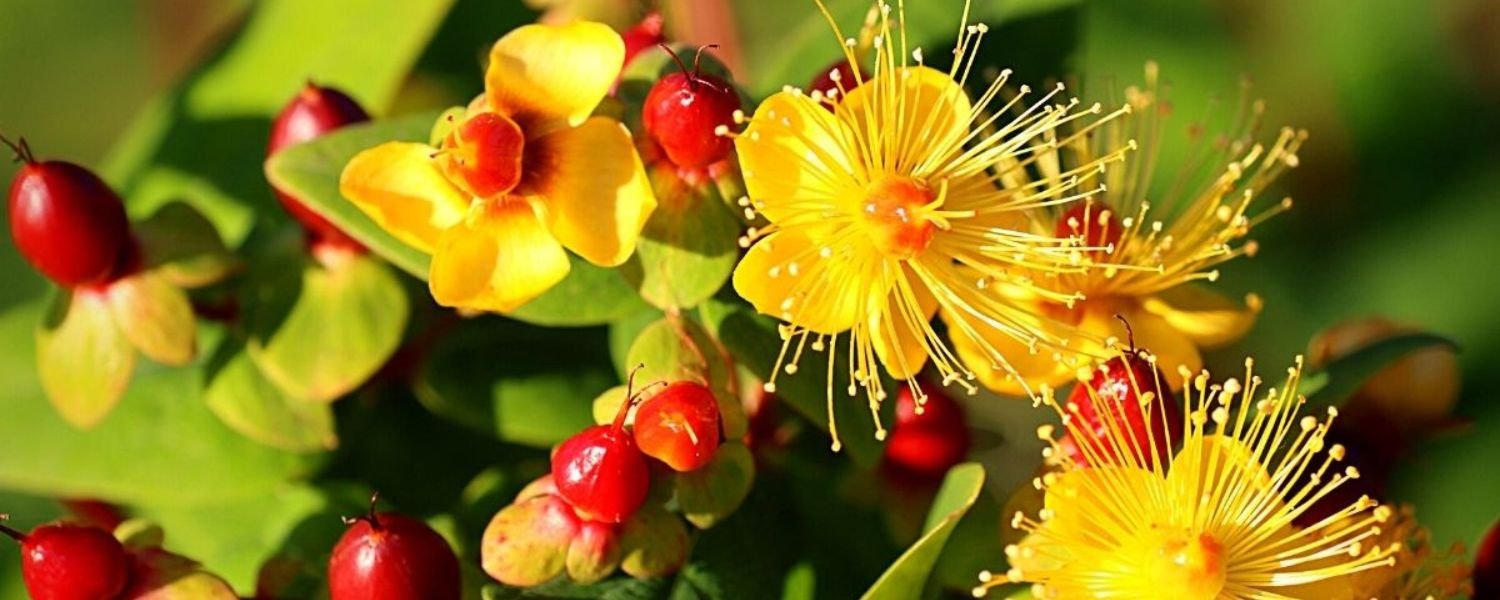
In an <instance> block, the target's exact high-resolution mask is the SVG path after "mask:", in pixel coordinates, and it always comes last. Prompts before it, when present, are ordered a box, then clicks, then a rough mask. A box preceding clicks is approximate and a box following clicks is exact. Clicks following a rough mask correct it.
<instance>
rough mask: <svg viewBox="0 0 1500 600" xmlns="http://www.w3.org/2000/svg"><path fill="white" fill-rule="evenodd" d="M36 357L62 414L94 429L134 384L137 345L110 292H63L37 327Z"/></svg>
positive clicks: (43, 380)
mask: <svg viewBox="0 0 1500 600" xmlns="http://www.w3.org/2000/svg"><path fill="white" fill-rule="evenodd" d="M16 314H18V313H17V312H15V311H13V312H12V313H11V315H10V316H11V317H12V318H14V316H15V315H16ZM5 339H8V340H17V339H18V338H17V337H16V336H13V335H12V336H6V337H5ZM36 360H37V368H38V370H39V372H40V378H41V384H42V387H43V388H44V389H45V390H46V391H47V398H48V399H49V400H51V401H52V405H53V406H54V407H56V409H57V414H58V415H60V416H62V418H63V420H65V421H67V422H68V423H69V424H71V425H72V426H74V427H77V428H80V429H91V428H93V427H95V426H97V425H99V423H100V422H101V421H103V420H104V417H105V416H107V415H109V413H110V411H111V410H113V409H114V408H115V405H116V404H117V403H119V401H120V397H121V396H122V395H123V394H124V393H125V388H126V386H128V385H130V376H131V371H133V370H134V369H135V347H133V346H131V344H130V338H128V337H126V336H125V333H124V332H123V331H121V330H120V327H119V326H118V325H116V324H115V319H114V316H113V312H112V311H111V310H110V304H109V298H108V297H107V296H105V295H102V294H98V293H95V292H78V293H71V292H59V293H58V294H56V295H54V296H53V298H52V304H51V307H50V308H49V309H48V311H47V317H46V320H45V321H43V322H42V324H41V326H40V327H38V328H37V331H36ZM13 418H14V416H13ZM13 422H16V423H24V422H25V421H21V420H16V421H13Z"/></svg>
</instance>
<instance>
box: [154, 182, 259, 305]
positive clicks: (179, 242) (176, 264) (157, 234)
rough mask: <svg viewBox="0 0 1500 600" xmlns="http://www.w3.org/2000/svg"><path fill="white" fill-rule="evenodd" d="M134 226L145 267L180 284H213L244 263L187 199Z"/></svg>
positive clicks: (195, 285)
mask: <svg viewBox="0 0 1500 600" xmlns="http://www.w3.org/2000/svg"><path fill="white" fill-rule="evenodd" d="M131 229H132V231H134V233H135V238H136V240H137V241H138V242H139V243H140V245H141V253H142V254H143V255H144V256H145V262H146V268H147V269H150V270H152V271H155V272H157V273H159V274H160V275H161V276H162V277H164V278H166V280H167V281H169V282H171V283H172V285H175V286H177V287H183V288H195V287H202V286H205V285H210V284H213V283H215V282H217V281H219V280H222V279H224V278H225V277H228V276H229V275H230V274H231V273H233V272H235V271H237V270H239V268H240V267H241V266H243V265H241V263H240V261H239V259H238V258H236V257H235V256H234V255H233V254H231V253H230V252H229V249H228V248H226V247H225V246H224V241H223V240H221V239H219V234H218V232H217V231H216V230H214V226H213V223H210V222H208V219H207V218H205V217H204V216H203V214H202V213H200V212H198V211H197V209H194V208H193V207H192V206H191V205H189V204H186V203H184V202H171V203H168V204H167V205H166V206H163V207H161V208H160V209H159V210H157V211H156V212H155V213H152V214H151V216H150V217H148V218H147V219H146V220H144V221H141V222H139V223H136V224H134V225H133V226H132V227H131Z"/></svg>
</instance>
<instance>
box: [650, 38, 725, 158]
mask: <svg viewBox="0 0 1500 600" xmlns="http://www.w3.org/2000/svg"><path fill="white" fill-rule="evenodd" d="M710 47H711V46H710ZM668 51H669V52H670V50H668ZM700 56H701V51H700ZM672 57H673V58H674V59H675V58H677V55H676V54H673V55H672ZM678 65H679V66H680V67H681V69H682V70H681V71H680V72H677V73H672V74H670V75H667V76H666V77H662V78H661V79H660V80H657V82H656V85H653V86H651V91H650V92H649V93H647V94H646V102H645V104H644V105H643V106H642V107H641V122H642V124H643V125H645V127H646V133H647V134H648V135H650V136H651V139H652V140H654V141H655V142H656V143H657V145H659V146H661V148H662V150H663V151H665V152H666V154H667V159H668V160H670V161H672V164H674V165H677V166H678V167H681V168H684V169H701V168H704V167H707V166H708V165H710V164H713V163H716V162H718V161H721V160H724V158H726V157H728V156H729V152H730V151H731V150H733V149H734V141H733V140H732V139H730V138H729V137H727V136H724V135H720V133H721V132H726V131H728V128H729V127H730V126H731V125H733V124H734V112H735V111H737V110H739V109H740V96H739V94H738V93H736V92H735V90H734V86H733V85H731V84H730V83H729V82H727V81H724V80H723V79H721V78H719V77H716V76H713V75H704V74H702V73H700V72H699V71H698V66H697V64H696V62H695V64H694V65H693V70H692V72H689V71H688V70H687V67H686V66H685V65H682V63H681V61H680V60H679V61H678Z"/></svg>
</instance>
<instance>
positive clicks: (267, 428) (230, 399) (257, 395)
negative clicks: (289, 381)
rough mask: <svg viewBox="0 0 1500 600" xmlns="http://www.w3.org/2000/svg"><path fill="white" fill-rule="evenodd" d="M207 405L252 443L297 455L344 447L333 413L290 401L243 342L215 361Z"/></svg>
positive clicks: (232, 345)
mask: <svg viewBox="0 0 1500 600" xmlns="http://www.w3.org/2000/svg"><path fill="white" fill-rule="evenodd" d="M211 362H212V365H211V366H210V367H209V375H208V384H207V388H206V389H205V390H203V403H204V404H205V405H207V406H208V409H209V410H212V411H213V412H214V414H215V415H218V416H219V418H220V419H222V420H223V421H224V424H225V425H228V426H229V427H231V428H233V429H234V430H235V431H238V432H240V433H242V434H244V435H245V437H248V438H250V439H252V440H255V441H257V442H260V443H262V444H266V445H268V446H272V447H276V448H280V449H283V450H288V451H291V452H315V451H319V450H331V449H333V448H334V447H335V446H337V445H338V434H337V433H336V432H335V431H334V425H333V409H332V408H330V407H329V406H328V405H327V404H325V403H322V402H314V401H308V400H299V399H296V398H292V397H290V396H288V395H287V394H286V393H285V392H283V391H281V389H280V388H278V387H277V386H276V384H274V383H271V381H270V380H269V379H266V377H265V375H263V374H262V373H261V371H260V369H259V368H258V367H256V366H255V361H253V360H252V359H251V358H250V355H249V354H248V353H246V352H245V348H244V346H243V345H242V344H239V343H226V344H224V345H223V346H222V347H221V348H220V349H219V352H218V353H217V354H216V356H215V357H214V360H213V361H211Z"/></svg>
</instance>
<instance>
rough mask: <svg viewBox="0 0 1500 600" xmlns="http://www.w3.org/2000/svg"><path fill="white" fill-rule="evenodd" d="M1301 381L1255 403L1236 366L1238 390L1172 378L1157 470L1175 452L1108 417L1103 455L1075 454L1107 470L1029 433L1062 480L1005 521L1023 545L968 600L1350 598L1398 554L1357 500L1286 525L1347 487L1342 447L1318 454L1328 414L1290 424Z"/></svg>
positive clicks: (1254, 380)
mask: <svg viewBox="0 0 1500 600" xmlns="http://www.w3.org/2000/svg"><path fill="white" fill-rule="evenodd" d="M1301 368H1302V361H1301V358H1300V357H1299V358H1298V359H1297V364H1296V366H1295V367H1293V368H1291V369H1289V375H1288V380H1287V382H1286V385H1285V387H1283V388H1280V389H1277V388H1274V387H1273V388H1270V389H1268V390H1265V391H1264V392H1263V393H1262V387H1263V386H1262V383H1261V380H1260V378H1259V377H1258V376H1256V375H1255V374H1254V369H1253V364H1252V361H1250V360H1246V361H1245V376H1244V377H1245V378H1244V380H1243V381H1244V383H1241V380H1238V379H1229V380H1227V381H1224V382H1222V383H1212V384H1211V383H1210V381H1209V374H1208V373H1207V372H1200V373H1199V374H1197V375H1194V374H1192V373H1191V372H1189V371H1187V370H1186V369H1179V374H1180V376H1181V378H1182V385H1183V387H1184V389H1185V390H1186V391H1185V396H1186V406H1185V409H1184V411H1183V412H1184V415H1183V417H1182V419H1183V432H1184V433H1183V435H1182V439H1181V440H1180V442H1181V448H1180V450H1178V451H1177V453H1176V455H1175V456H1174V457H1173V459H1172V460H1171V461H1168V462H1167V463H1166V464H1162V463H1163V461H1158V460H1154V459H1153V458H1154V457H1156V456H1162V455H1164V454H1163V452H1164V451H1166V450H1168V449H1170V448H1173V447H1175V446H1176V442H1178V440H1174V439H1157V437H1156V436H1144V438H1143V437H1142V436H1137V435H1131V434H1130V432H1129V430H1128V427H1129V424H1128V422H1126V421H1121V420H1118V419H1112V418H1110V416H1109V415H1111V414H1114V413H1113V412H1112V411H1108V410H1105V411H1098V412H1099V413H1100V415H1101V416H1102V419H1100V420H1101V421H1102V422H1103V426H1104V428H1105V429H1106V430H1107V435H1108V436H1109V438H1110V439H1111V440H1113V443H1112V444H1078V447H1079V448H1080V450H1081V451H1083V452H1084V453H1085V454H1086V455H1090V456H1088V458H1089V461H1088V462H1089V464H1093V465H1104V464H1108V465H1111V466H1106V467H1093V468H1087V467H1083V466H1082V465H1078V464H1075V463H1073V462H1072V460H1071V459H1070V458H1068V457H1067V456H1065V455H1063V454H1064V453H1063V452H1062V450H1061V449H1060V448H1059V447H1058V445H1057V442H1056V441H1054V440H1053V439H1052V434H1053V428H1052V427H1051V426H1043V427H1042V428H1041V429H1040V430H1039V432H1038V434H1039V435H1040V437H1042V438H1043V439H1045V440H1047V441H1048V442H1049V447H1048V448H1047V449H1046V450H1044V453H1043V454H1044V456H1048V457H1050V458H1053V459H1060V461H1059V462H1061V464H1062V470H1061V471H1060V472H1057V473H1051V474H1048V475H1045V476H1043V477H1040V478H1038V479H1037V480H1036V481H1034V484H1035V485H1036V486H1038V487H1040V488H1043V489H1045V494H1046V495H1045V501H1044V506H1043V508H1042V509H1041V510H1040V511H1039V512H1038V513H1037V515H1036V516H1035V517H1031V516H1027V515H1025V514H1023V513H1019V512H1018V513H1017V514H1016V515H1015V517H1014V518H1013V519H1012V524H1013V525H1014V526H1016V527H1019V528H1020V529H1022V530H1025V531H1026V532H1028V535H1027V537H1026V538H1025V539H1024V540H1023V541H1022V542H1021V543H1019V544H1016V545H1012V546H1010V547H1008V548H1007V549H1006V555H1007V557H1008V558H1009V559H1010V565H1011V566H1010V569H1009V571H1008V572H1007V573H1006V574H1005V575H1004V576H1003V577H991V576H990V575H989V574H987V573H986V574H981V576H980V578H981V580H982V581H983V582H984V583H983V584H982V585H981V586H980V587H979V588H977V589H976V590H975V592H976V594H978V595H983V593H984V592H985V591H986V590H988V589H989V588H990V587H993V586H997V585H1000V584H1002V583H1006V582H1011V583H1021V582H1026V583H1031V584H1033V592H1034V593H1035V595H1036V596H1037V597H1039V598H1157V599H1161V600H1188V599H1193V600H1198V599H1202V600H1208V599H1213V598H1287V597H1292V598H1339V597H1345V598H1347V597H1351V596H1349V595H1348V594H1349V591H1348V590H1350V589H1351V587H1350V586H1351V583H1350V579H1349V577H1348V576H1350V575H1353V574H1358V573H1361V572H1364V571H1368V570H1372V569H1377V568H1383V567H1386V566H1388V565H1391V564H1392V563H1394V562H1395V560H1396V558H1395V555H1396V554H1397V553H1398V551H1399V546H1400V544H1399V543H1396V542H1395V541H1390V542H1389V543H1381V538H1380V532H1381V530H1382V527H1384V525H1382V523H1384V522H1386V521H1387V520H1389V519H1390V517H1391V516H1392V515H1391V512H1392V511H1391V509H1390V508H1389V507H1385V506H1379V505H1378V504H1377V503H1376V502H1375V501H1374V500H1372V499H1370V498H1369V497H1362V498H1360V499H1359V500H1358V501H1356V502H1354V503H1352V504H1350V505H1348V506H1345V507H1342V508H1341V509H1340V510H1338V511H1335V512H1334V513H1333V514H1331V515H1330V516H1328V517H1327V518H1325V519H1322V520H1320V521H1318V522H1316V523H1315V524H1313V525H1310V526H1308V527H1306V528H1299V527H1297V526H1295V525H1293V521H1294V520H1295V519H1297V518H1298V516H1299V515H1301V514H1302V513H1304V512H1305V511H1307V510H1308V508H1309V507H1311V506H1312V505H1313V504H1314V503H1315V502H1317V501H1318V500H1320V499H1322V498H1324V497H1325V496H1327V495H1328V494H1329V493H1330V492H1331V491H1333V490H1335V489H1336V488H1338V487H1339V486H1340V485H1342V484H1344V483H1345V482H1346V481H1348V480H1349V479H1353V478H1356V477H1358V476H1359V473H1358V471H1357V470H1355V469H1354V468H1353V467H1347V466H1345V467H1343V468H1340V467H1339V465H1338V463H1339V462H1340V461H1341V460H1342V459H1343V458H1344V454H1345V450H1344V448H1343V447H1342V446H1339V445H1337V444H1331V445H1327V446H1326V447H1325V439H1326V437H1325V436H1326V435H1327V433H1328V428H1329V425H1331V424H1332V422H1333V419H1334V416H1335V415H1336V413H1337V411H1335V410H1333V409H1329V410H1328V416H1327V418H1325V419H1322V420H1319V419H1317V418H1315V417H1313V416H1300V417H1299V414H1298V413H1299V412H1300V410H1301V408H1302V405H1303V404H1304V403H1305V402H1306V398H1305V397H1303V396H1301V395H1299V394H1298V392H1297V384H1298V381H1299V379H1300V377H1301ZM1093 400H1094V401H1095V402H1104V400H1101V399H1099V398H1097V397H1096V398H1093ZM1042 401H1043V402H1044V403H1046V404H1047V405H1048V406H1050V407H1052V408H1053V409H1054V410H1055V411H1057V413H1058V414H1059V415H1060V416H1061V417H1062V419H1063V423H1064V426H1065V427H1067V429H1068V433H1069V435H1071V436H1073V437H1074V438H1075V439H1079V438H1081V436H1087V435H1093V432H1092V431H1090V430H1089V426H1087V425H1085V424H1084V423H1083V421H1084V419H1082V418H1074V417H1073V416H1072V415H1073V413H1074V412H1075V411H1076V410H1078V408H1077V407H1075V406H1066V405H1059V404H1058V403H1057V401H1056V400H1055V399H1054V398H1053V397H1052V395H1051V394H1043V398H1042ZM1151 405H1152V406H1155V407H1158V408H1157V410H1156V411H1154V415H1151V416H1149V417H1148V418H1157V419H1165V418H1167V417H1166V415H1167V412H1166V410H1165V408H1164V407H1165V403H1163V402H1154V403H1152V404H1151ZM1166 437H1168V438H1170V437H1171V434H1168V435H1167V436H1166ZM1100 452H1108V453H1110V456H1108V457H1107V458H1106V457H1102V456H1098V454H1099V453H1100ZM1386 572H1390V571H1389V570H1388V569H1387V570H1386Z"/></svg>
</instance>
